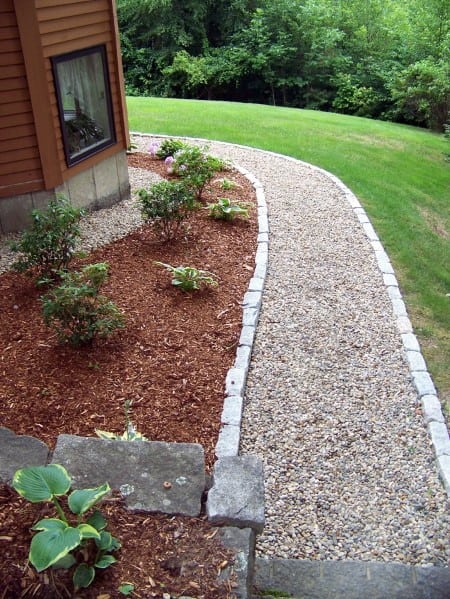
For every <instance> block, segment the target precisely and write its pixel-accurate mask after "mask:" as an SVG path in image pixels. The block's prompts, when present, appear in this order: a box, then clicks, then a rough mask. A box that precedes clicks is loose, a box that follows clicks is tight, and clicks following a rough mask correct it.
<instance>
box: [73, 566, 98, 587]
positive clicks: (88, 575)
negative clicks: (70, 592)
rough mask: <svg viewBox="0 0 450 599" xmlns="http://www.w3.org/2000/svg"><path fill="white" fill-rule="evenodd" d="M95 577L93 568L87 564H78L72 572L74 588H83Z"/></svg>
mask: <svg viewBox="0 0 450 599" xmlns="http://www.w3.org/2000/svg"><path fill="white" fill-rule="evenodd" d="M94 578H95V570H94V568H92V567H91V566H88V565H87V564H80V565H79V566H78V568H77V569H76V570H75V572H74V573H73V586H74V587H75V588H76V589H85V588H86V587H88V586H89V585H90V584H91V582H92V581H93V580H94Z"/></svg>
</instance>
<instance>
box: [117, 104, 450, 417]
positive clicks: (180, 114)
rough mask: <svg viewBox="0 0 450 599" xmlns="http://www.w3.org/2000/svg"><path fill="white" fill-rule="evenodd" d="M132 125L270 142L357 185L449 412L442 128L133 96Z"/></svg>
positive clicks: (449, 194) (449, 217)
mask: <svg viewBox="0 0 450 599" xmlns="http://www.w3.org/2000/svg"><path fill="white" fill-rule="evenodd" d="M128 111H129V121H130V129H131V130H132V131H141V132H149V133H162V134H166V135H174V136H175V135H180V136H192V137H201V138H205V139H211V140H213V139H214V140H221V141H228V142H232V143H238V144H244V145H248V146H252V147H257V148H262V149H266V150H272V151H275V152H279V153H281V154H286V155H289V156H294V157H295V158H299V159H301V160H304V161H306V162H310V163H312V164H315V165H317V166H320V167H322V168H324V169H326V170H328V171H330V172H332V173H334V174H335V175H337V176H338V177H339V178H340V179H341V180H342V181H344V183H345V184H346V185H347V186H348V187H350V189H352V191H353V192H354V193H355V194H356V195H357V196H358V198H359V200H360V201H361V203H362V204H363V205H364V207H365V209H366V211H367V213H368V214H369V217H370V219H371V221H372V223H373V225H374V227H375V229H376V230H377V232H378V235H379V237H380V238H381V240H382V242H383V244H384V246H385V248H386V251H387V252H388V254H389V256H390V258H391V261H392V262H393V265H394V268H395V271H396V274H397V278H398V280H399V282H400V286H401V288H402V293H403V295H404V298H405V300H406V303H407V306H408V311H409V314H410V316H411V319H412V322H413V326H414V329H415V332H416V334H417V335H418V337H419V340H420V343H421V345H422V350H423V353H424V355H425V358H426V360H427V364H428V368H429V370H430V372H431V374H432V376H433V379H434V382H435V384H436V386H437V388H438V391H439V394H440V397H441V400H442V402H443V404H444V406H445V407H446V409H447V411H448V413H450V295H449V294H450V269H449V262H450V164H449V163H448V162H446V161H445V160H444V156H443V153H444V152H448V150H449V148H448V146H449V144H448V142H446V141H445V139H444V137H443V135H438V134H435V133H431V132H429V131H425V130H422V129H418V128H415V127H407V126H404V125H398V124H393V123H386V122H382V121H374V120H370V119H363V118H357V117H349V116H345V115H338V114H333V113H324V112H318V111H308V110H297V109H291V108H278V107H273V106H262V105H256V104H238V103H228V102H204V101H197V100H173V99H166V98H164V99H162V98H128Z"/></svg>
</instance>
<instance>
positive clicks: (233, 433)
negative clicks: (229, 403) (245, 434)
mask: <svg viewBox="0 0 450 599" xmlns="http://www.w3.org/2000/svg"><path fill="white" fill-rule="evenodd" d="M240 441H241V427H240V425H239V426H236V425H235V424H224V425H223V426H222V427H221V428H220V432H219V437H218V439H217V443H216V447H215V450H214V453H215V455H216V458H217V459H221V458H224V457H235V456H237V455H238V453H239V443H240Z"/></svg>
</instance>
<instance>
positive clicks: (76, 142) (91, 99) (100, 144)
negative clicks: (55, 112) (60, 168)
mask: <svg viewBox="0 0 450 599" xmlns="http://www.w3.org/2000/svg"><path fill="white" fill-rule="evenodd" d="M52 66H53V76H54V79H55V85H56V96H57V98H58V108H59V118H60V122H61V129H62V135H63V141H64V151H65V154H66V160H67V164H68V165H69V166H71V165H72V164H76V163H77V162H80V161H81V160H83V159H84V158H86V157H87V156H90V155H92V154H95V153H96V152H99V151H100V150H102V149H103V148H106V147H107V146H110V145H112V144H113V143H114V142H115V135H114V124H113V120H112V109H111V92H110V86H109V78H108V71H107V68H106V53H105V47H104V46H96V47H93V48H88V49H86V50H79V51H77V52H71V53H70V54H63V55H61V56H57V57H54V58H52Z"/></svg>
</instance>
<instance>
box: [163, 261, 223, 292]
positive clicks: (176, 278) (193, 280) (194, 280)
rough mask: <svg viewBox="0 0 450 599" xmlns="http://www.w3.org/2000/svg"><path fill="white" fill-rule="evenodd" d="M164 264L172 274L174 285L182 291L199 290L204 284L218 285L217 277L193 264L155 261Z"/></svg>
mask: <svg viewBox="0 0 450 599" xmlns="http://www.w3.org/2000/svg"><path fill="white" fill-rule="evenodd" d="M155 264H158V265H159V266H163V267H164V268H165V269H166V270H168V271H169V272H170V274H171V275H172V285H175V287H178V288H179V289H181V290H182V291H197V290H199V289H201V288H202V287H203V286H211V287H216V286H217V285H218V283H217V277H216V275H215V274H213V273H212V272H208V271H207V270H199V269H198V268H194V267H193V266H171V265H170V264H165V263H164V262H155Z"/></svg>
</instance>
